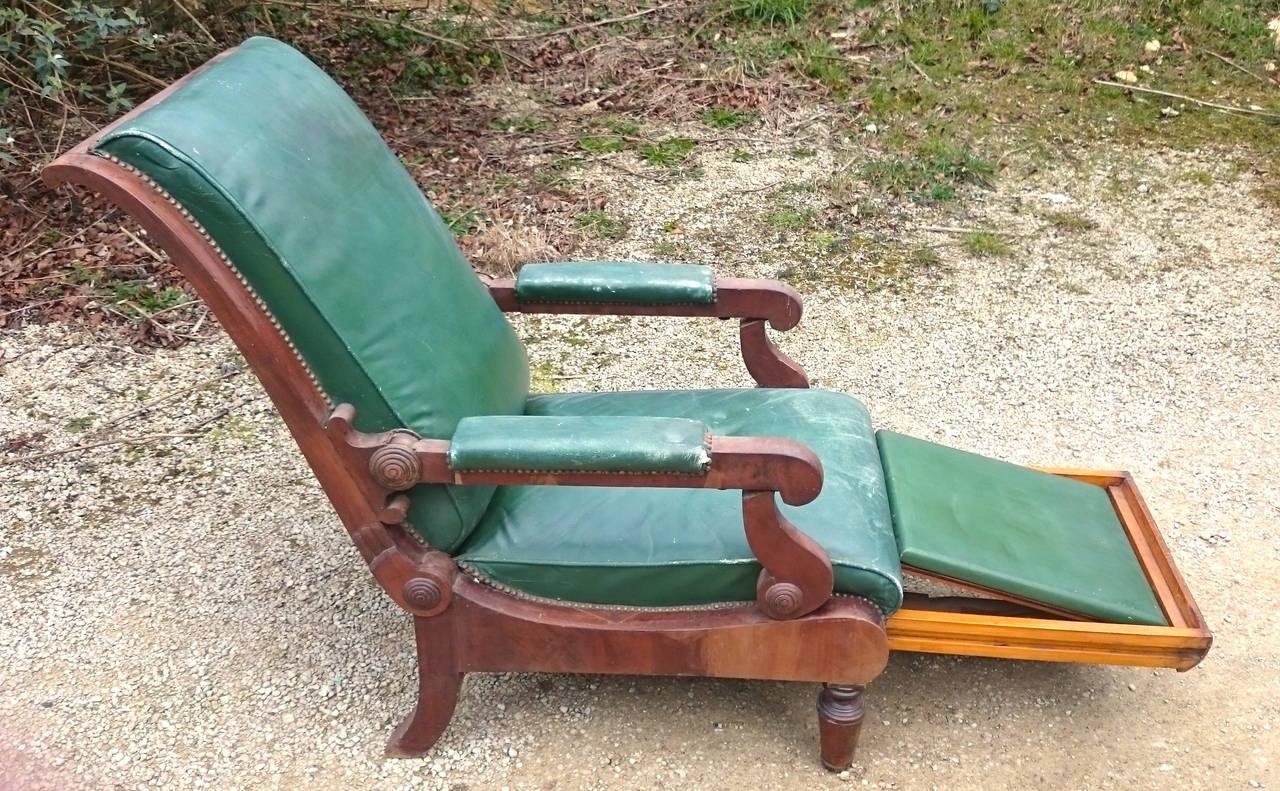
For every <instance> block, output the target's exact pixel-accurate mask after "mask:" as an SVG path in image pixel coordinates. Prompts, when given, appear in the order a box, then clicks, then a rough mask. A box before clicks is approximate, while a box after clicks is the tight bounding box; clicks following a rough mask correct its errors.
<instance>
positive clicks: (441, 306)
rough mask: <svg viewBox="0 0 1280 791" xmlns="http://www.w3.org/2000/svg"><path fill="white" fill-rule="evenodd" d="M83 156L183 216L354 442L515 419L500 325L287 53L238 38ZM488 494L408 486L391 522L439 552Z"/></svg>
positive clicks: (427, 218)
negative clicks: (468, 421) (361, 436)
mask: <svg viewBox="0 0 1280 791" xmlns="http://www.w3.org/2000/svg"><path fill="white" fill-rule="evenodd" d="M98 152H99V153H105V154H110V155H112V156H115V157H117V158H119V159H121V160H123V161H124V162H126V163H127V164H129V165H132V166H133V167H135V168H137V169H139V170H141V171H142V172H143V173H145V174H146V175H148V176H150V177H151V178H152V179H154V180H155V181H156V182H157V183H158V184H159V185H160V186H161V187H163V188H164V189H165V190H166V191H167V192H168V193H169V194H170V195H171V196H173V197H174V198H175V199H176V200H177V201H178V202H179V203H180V204H181V205H182V206H183V207H185V208H186V209H187V210H188V211H189V212H191V214H192V215H193V216H194V217H195V219H196V220H197V221H198V222H199V223H200V224H201V225H202V226H203V227H204V229H205V230H207V231H208V232H209V234H210V235H211V236H212V238H213V240H214V241H215V242H217V244H218V245H219V247H221V248H222V250H223V251H224V252H225V253H226V254H227V256H228V258H229V259H230V262H231V265H232V266H233V267H234V268H235V269H236V270H237V271H238V272H239V273H240V275H241V276H242V277H243V278H244V279H245V280H246V281H247V283H248V284H249V285H250V287H251V288H252V289H253V290H254V292H255V293H256V294H257V295H258V297H259V298H260V299H261V300H262V301H263V302H264V303H265V305H266V306H267V308H268V309H269V310H270V312H271V314H272V315H273V316H274V317H275V319H276V320H277V321H278V322H279V324H280V327H281V329H282V330H283V331H284V333H285V334H286V335H287V336H288V338H289V339H290V340H291V341H292V342H293V344H294V345H295V346H296V347H297V349H298V352H299V353H300V354H301V356H302V358H303V359H304V360H305V362H306V364H307V365H308V367H309V368H310V369H311V371H312V372H313V373H314V374H315V377H316V379H317V381H318V383H319V384H320V386H321V388H322V389H323V390H324V391H325V393H326V394H327V396H328V397H329V399H330V400H331V401H332V402H333V403H341V402H348V403H351V404H353V405H354V406H355V407H356V426H357V428H360V429H362V430H364V431H382V430H387V429H392V428H400V427H407V428H411V429H413V430H414V431H417V432H418V433H419V434H421V435H423V436H426V437H437V438H441V439H447V438H448V437H450V436H451V435H452V434H453V431H454V427H455V425H456V424H457V421H458V420H459V419H461V418H463V417H466V416H468V415H476V414H514V413H519V411H520V410H521V409H522V408H523V406H524V400H525V397H526V396H527V395H528V363H527V360H526V358H525V353H524V347H523V346H522V345H521V343H520V341H519V339H518V338H517V337H516V335H515V333H514V331H513V330H512V328H511V326H510V325H509V324H508V323H507V321H506V319H505V317H503V315H502V313H501V311H499V310H498V308H497V306H496V305H495V304H494V302H493V300H492V299H491V298H490V297H489V294H488V292H487V290H486V289H485V287H484V286H483V285H482V284H481V283H480V281H479V280H478V279H477V278H476V276H475V273H474V271H473V270H472V269H471V267H470V266H469V265H468V264H467V262H466V260H465V259H464V258H463V257H462V254H461V252H460V251H459V250H458V248H457V245H456V243H455V242H454V239H453V235H452V234H451V233H450V232H449V229H448V228H447V227H445V225H444V223H442V222H441V221H440V218H439V216H437V214H436V212H435V211H434V210H433V209H432V208H431V206H430V205H429V204H428V203H427V200H426V198H424V197H423V195H422V192H421V190H419V188H418V186H417V184H415V183H414V180H413V178H412V177H411V176H410V175H409V174H408V172H406V171H405V169H404V166H403V165H401V163H400V161H399V160H398V159H397V158H396V156H395V154H393V153H392V152H391V150H390V149H388V148H387V146H386V144H385V143H384V142H383V141H382V138H381V136H380V135H379V134H378V132H377V130H375V129H374V128H373V126H372V125H371V124H370V123H369V121H368V119H366V118H365V117H364V115H363V114H362V113H361V112H360V110H359V108H357V107H356V106H355V104H354V103H352V101H351V100H350V99H349V98H348V97H347V95H346V94H345V93H343V91H342V89H341V88H340V87H338V85H337V84H336V83H334V82H333V80H331V79H329V77H328V76H326V75H325V74H324V72H322V71H321V70H320V69H319V68H317V67H316V66H315V65H314V64H312V63H311V62H310V61H309V60H307V58H306V57H305V56H303V55H302V54H301V53H299V52H297V51H296V50H293V49H291V48H290V47H288V46H286V45H285V44H282V43H280V42H278V41H273V40H271V39H267V38H253V39H250V40H248V41H246V42H245V43H244V44H242V45H241V46H240V47H239V48H238V49H237V50H236V51H235V52H233V53H232V54H230V55H229V56H227V57H224V58H222V59H221V60H218V61H216V62H214V63H213V64H212V65H211V66H209V67H207V68H206V69H204V70H203V71H201V72H199V73H197V74H195V75H194V76H192V77H191V78H190V79H189V80H187V81H186V82H185V83H184V84H183V85H182V86H181V87H180V88H179V89H178V90H177V91H175V92H174V93H173V94H172V95H170V96H169V97H168V98H166V99H165V100H164V101H163V102H161V103H160V104H158V105H156V106H155V107H153V108H151V109H148V110H146V111H145V112H143V113H141V114H140V115H139V116H138V117H136V118H134V119H132V120H131V121H130V122H129V123H128V124H125V125H123V126H120V127H118V128H116V129H115V130H113V131H111V132H110V133H109V134H108V135H107V136H106V137H105V138H104V139H103V140H102V141H101V142H100V143H99V145H98ZM492 491H493V490H492V488H487V487H445V486H419V487H416V488H415V489H413V490H412V491H411V493H410V497H411V502H412V506H411V508H410V511H409V520H408V521H409V523H410V524H411V525H412V526H413V527H414V528H415V529H417V530H418V532H419V533H420V534H422V536H423V537H424V538H425V539H427V541H429V542H430V543H431V544H432V545H434V546H437V547H440V548H442V549H445V550H449V549H452V548H454V547H456V546H457V545H458V544H459V543H460V542H461V541H462V539H463V538H465V536H466V535H467V533H468V532H469V531H470V530H471V529H472V528H473V527H474V526H475V524H476V522H477V520H478V519H479V518H480V515H481V514H482V513H483V512H484V510H485V508H487V507H488V503H489V497H490V496H491V494H492Z"/></svg>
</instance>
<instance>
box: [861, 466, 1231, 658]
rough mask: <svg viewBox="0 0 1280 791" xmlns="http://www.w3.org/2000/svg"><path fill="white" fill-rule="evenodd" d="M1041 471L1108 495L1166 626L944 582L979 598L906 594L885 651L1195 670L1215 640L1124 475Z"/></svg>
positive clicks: (1135, 489) (891, 622) (890, 627)
mask: <svg viewBox="0 0 1280 791" xmlns="http://www.w3.org/2000/svg"><path fill="white" fill-rule="evenodd" d="M1045 472H1051V473H1054V474H1057V475H1063V476H1066V477H1069V478H1074V479H1076V480H1079V481H1084V482H1086V483H1090V484H1093V485H1095V486H1101V487H1103V488H1105V489H1106V490H1107V493H1108V494H1109V495H1110V497H1111V502H1112V504H1113V505H1114V506H1115V509H1116V515H1117V516H1118V517H1119V519H1120V523H1121V524H1122V525H1123V526H1124V529H1125V532H1126V533H1127V534H1128V537H1129V544H1130V546H1131V547H1132V548H1133V553H1134V557H1135V558H1136V559H1137V561H1138V565H1139V566H1141V568H1142V571H1143V573H1144V574H1145V575H1146V577H1147V581H1148V582H1149V583H1150V585H1151V590H1152V592H1153V593H1154V594H1155V597H1156V600H1157V601H1158V602H1159V604H1160V608H1161V610H1162V611H1163V612H1164V615H1165V618H1166V619H1167V620H1168V625H1166V626H1137V625H1132V624H1119V623H1106V622H1101V621H1093V620H1085V619H1082V618H1081V617H1080V616H1075V615H1070V614H1066V613H1057V612H1044V611H1043V608H1041V607H1039V606H1038V605H1035V604H1033V603H1031V602H1026V601H1023V600H1017V599H1012V598H1011V597H1009V596H1007V595H1006V594H1003V593H1000V592H997V591H992V590H988V589H984V588H979V587H976V586H973V585H969V584H966V583H964V582H962V581H957V580H951V579H947V580H944V582H945V583H946V584H948V585H952V586H955V587H958V588H962V589H968V590H971V591H973V592H975V593H979V594H981V595H982V597H983V598H977V597H973V598H970V597H966V596H945V597H941V596H939V597H929V596H924V595H921V594H908V595H907V600H906V602H905V604H904V605H903V607H902V609H900V610H898V612H896V613H895V614H894V615H893V617H891V618H890V619H889V620H888V622H887V623H886V624H885V628H886V630H887V631H888V633H889V649H890V650H892V651H919V652H924V653H932V654H957V655H962V656H984V657H996V658H1000V659H1034V660H1039V661H1046V662H1084V663H1100V664H1112V665H1137V666H1143V667H1171V668H1176V669H1178V670H1188V669H1190V668H1192V667H1195V665H1196V664H1197V663H1199V662H1200V660H1201V659H1203V658H1204V655H1205V654H1206V653H1208V651H1209V647H1210V645H1211V644H1212V642H1213V636H1212V635H1211V634H1210V632H1209V629H1208V627H1207V626H1206V625H1205V621H1204V617H1203V616H1202V615H1201V614H1200V610H1199V608H1198V607H1197V606H1196V603H1195V600H1194V599H1193V598H1192V597H1191V591H1189V590H1188V589H1187V584H1186V582H1185V581H1184V580H1183V579H1182V575H1181V574H1180V573H1178V569H1177V567H1176V566H1174V564H1173V559H1172V557H1171V556H1170V555H1169V548H1168V547H1167V546H1166V545H1165V543H1164V538H1163V537H1161V535H1160V531H1159V530H1158V529H1157V528H1156V525H1155V521H1154V520H1153V519H1152V518H1151V512H1150V511H1148V510H1147V505H1146V503H1145V502H1144V501H1143V499H1142V495H1141V494H1140V493H1139V492H1138V487H1137V486H1136V485H1135V484H1134V481H1133V477H1132V476H1130V475H1129V473H1127V472H1110V471H1096V470H1065V469H1046V470H1045ZM908 571H911V572H912V573H919V572H916V571H915V570H913V569H908ZM926 576H927V575H926Z"/></svg>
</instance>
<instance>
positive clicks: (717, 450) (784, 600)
mask: <svg viewBox="0 0 1280 791" xmlns="http://www.w3.org/2000/svg"><path fill="white" fill-rule="evenodd" d="M354 417H355V410H354V409H353V408H352V407H351V406H350V405H348V404H342V405H340V406H339V407H338V408H337V409H335V410H334V412H333V414H332V415H331V416H330V418H329V424H328V428H329V433H330V437H331V438H332V439H334V440H335V441H341V442H342V443H343V445H344V446H345V447H346V448H347V450H348V452H349V453H350V455H351V457H352V458H353V459H359V460H360V463H361V464H362V465H363V466H364V470H362V471H360V472H361V473H362V474H361V475H360V476H359V477H361V478H363V480H364V481H365V485H366V488H367V491H368V494H369V496H370V497H371V499H372V500H373V501H374V503H375V507H376V508H377V510H378V513H379V518H380V519H382V520H383V521H384V522H386V523H388V524H398V523H400V522H402V521H404V518H405V515H406V512H407V510H408V498H407V497H406V496H405V495H404V494H401V492H403V491H405V490H408V489H410V488H412V487H413V486H416V485H417V484H420V483H435V484H451V485H460V486H467V485H474V486H515V485H519V486H537V485H545V486H626V487H658V488H683V489H738V490H741V491H742V517H743V527H744V530H745V532H746V537H747V543H748V544H749V545H750V547H751V551H752V553H754V554H755V556H756V559H757V560H759V561H760V564H761V565H762V566H763V567H764V568H763V570H762V571H761V574H760V578H759V581H758V583H757V589H756V602H757V605H758V606H759V607H760V610H761V611H762V612H763V613H765V614H766V615H768V616H769V617H771V618H776V619H788V618H798V617H801V616H803V615H806V614H808V613H810V612H812V611H813V610H815V609H817V608H818V607H820V606H821V605H822V604H823V603H824V602H826V601H827V600H828V599H829V598H830V597H831V593H832V589H833V584H834V575H833V571H832V568H831V560H830V558H829V557H828V556H827V553H826V551H825V550H824V549H823V548H822V547H821V546H820V545H819V544H818V543H817V542H816V541H814V540H813V539H812V538H810V537H809V536H807V535H805V534H804V533H803V532H802V531H800V530H799V529H797V528H796V527H795V526H794V525H792V524H791V523H790V522H789V521H787V519H786V518H785V517H783V516H782V514H781V512H780V511H779V509H778V505H777V502H776V500H775V499H774V495H775V493H776V494H777V495H778V497H781V498H782V500H783V502H785V503H787V504H789V505H804V504H805V503H808V502H811V501H812V500H813V499H814V498H816V497H817V496H818V494H819V492H820V491H821V490H822V476H823V473H822V463H821V461H820V460H819V459H818V457H817V455H816V454H815V453H814V452H813V451H812V450H811V449H810V448H809V447H808V446H807V445H805V444H803V443H800V442H796V441H795V440H791V439H786V438H782V437H723V436H713V437H710V438H709V440H708V443H709V448H710V461H709V462H708V463H707V464H706V465H705V468H704V469H703V471H702V472H700V473H690V472H667V471H653V472H645V471H641V472H637V471H635V470H631V469H619V470H610V469H524V470H520V469H465V470H464V469H454V468H453V467H452V466H451V464H450V458H451V456H450V442H449V441H448V440H439V439H422V438H419V437H417V436H416V435H415V434H413V433H412V432H408V431H403V430H398V431H390V432H384V433H381V434H366V433H363V432H360V431H356V430H355V429H354V428H352V427H351V423H352V421H353V420H354ZM355 472H356V470H353V473H355ZM421 587H425V586H421ZM428 592H429V591H428ZM406 596H407V593H406Z"/></svg>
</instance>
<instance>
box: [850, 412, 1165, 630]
mask: <svg viewBox="0 0 1280 791" xmlns="http://www.w3.org/2000/svg"><path fill="white" fill-rule="evenodd" d="M876 439H877V442H878V444H879V446H880V456H881V459H882V460H883V461H884V470H885V478H886V482H887V485H888V491H889V503H890V506H891V509H892V512H893V526H894V530H895V532H896V534H897V536H898V545H899V547H900V548H901V550H902V554H901V558H902V562H903V563H904V564H906V565H909V566H915V567H917V568H920V569H924V570H926V571H932V572H934V573H937V574H942V575H945V576H948V577H953V578H955V579H958V580H963V581H966V582H972V583H975V584H978V585H982V586H985V587H988V588H991V589H993V590H996V591H1001V592H1004V593H1009V594H1013V595H1015V596H1020V597H1023V598H1026V599H1029V600H1031V601H1033V602H1040V603H1042V604H1047V605H1050V606H1053V607H1056V608H1059V609H1063V610H1067V611H1069V612H1074V613H1079V614H1081V615H1087V616H1091V617H1093V618H1098V619H1101V620H1105V621H1111V622H1116V623H1132V624H1159V625H1163V624H1166V623H1167V621H1166V620H1165V618H1164V615H1163V613H1162V612H1161V610H1160V606H1159V604H1158V603H1157V602H1156V599H1155V595H1154V594H1153V593H1152V592H1151V587H1150V585H1149V584H1148V583H1147V580H1146V577H1145V576H1144V574H1143V573H1142V569H1141V568H1140V567H1139V566H1138V562H1137V560H1136V559H1135V557H1134V554H1133V549H1132V548H1131V547H1130V544H1129V539H1128V537H1127V536H1126V534H1125V531H1124V527H1123V526H1121V524H1120V522H1119V520H1118V519H1117V517H1116V514H1115V509H1114V508H1113V506H1112V505H1111V498H1110V497H1109V496H1108V495H1107V492H1106V490H1105V489H1103V488H1101V487H1098V486H1094V485H1092V484H1088V483H1084V482H1081V481H1075V480H1071V479H1068V478H1063V477H1061V476H1058V475H1050V474H1048V473H1044V472H1039V471H1037V470H1031V469H1028V468H1026V467H1020V466H1018V465H1016V464H1009V463H1006V462H1002V461H996V460H995V459H989V458H985V457H983V456H978V455H976V454H973V453H966V452H964V451H960V450H955V449H953V448H948V447H945V446H942V445H936V444H934V443H931V442H925V441H924V440H919V439H915V438H912V437H908V436H904V435H902V434H896V433H894V432H891V431H880V432H878V433H877V435H876Z"/></svg>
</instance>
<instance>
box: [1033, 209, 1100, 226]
mask: <svg viewBox="0 0 1280 791" xmlns="http://www.w3.org/2000/svg"><path fill="white" fill-rule="evenodd" d="M1044 218H1045V219H1046V220H1048V221H1049V224H1050V225H1052V226H1053V227H1054V228H1057V229H1058V230H1059V231H1092V230H1093V229H1094V228H1097V227H1098V224H1097V223H1096V222H1094V221H1093V220H1091V219H1089V218H1088V217H1086V216H1084V215H1083V214H1079V213H1077V212H1073V211H1051V212H1049V213H1048V214H1046V215H1045V216H1044Z"/></svg>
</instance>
